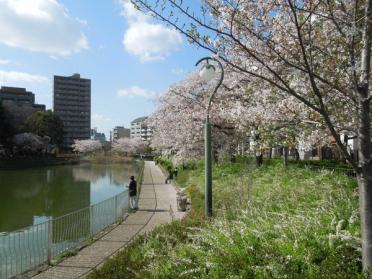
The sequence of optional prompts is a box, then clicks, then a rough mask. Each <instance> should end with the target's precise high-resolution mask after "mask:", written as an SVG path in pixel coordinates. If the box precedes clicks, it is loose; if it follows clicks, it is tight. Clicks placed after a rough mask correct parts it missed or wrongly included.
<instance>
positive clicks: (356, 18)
mask: <svg viewBox="0 0 372 279" xmlns="http://www.w3.org/2000/svg"><path fill="white" fill-rule="evenodd" d="M132 2H133V3H134V4H135V5H136V7H137V8H139V9H140V10H142V11H144V12H150V13H151V14H152V15H153V16H155V17H156V18H158V19H160V20H162V21H165V22H166V23H167V24H169V25H171V26H173V27H174V28H175V29H177V30H178V31H180V32H181V33H182V34H184V35H185V36H186V37H187V38H188V39H189V40H190V42H192V43H194V44H196V45H198V46H199V47H202V48H204V49H207V50H209V51H210V52H211V53H213V54H214V55H215V56H216V57H217V58H219V59H220V60H221V61H223V62H225V63H226V64H227V65H229V66H230V67H232V68H233V69H235V70H237V71H240V72H241V73H244V74H247V75H249V76H250V78H251V79H255V80H259V81H260V82H262V87H263V88H264V87H267V88H275V89H277V90H280V91H281V92H283V93H285V94H286V95H288V96H291V97H293V98H295V99H296V100H298V101H299V102H301V103H302V104H303V105H305V106H306V107H308V108H309V109H311V110H312V111H313V112H314V113H315V114H318V115H319V116H320V119H319V121H320V122H321V123H324V124H325V125H326V127H327V129H328V131H329V133H330V134H331V135H332V137H333V138H334V140H335V141H336V144H337V146H338V148H339V149H340V151H341V152H342V154H343V156H344V157H345V159H346V160H347V161H348V162H349V163H350V164H351V165H352V166H353V168H354V170H355V172H356V173H357V179H358V184H359V188H360V213H361V223H362V230H361V231H362V261H363V269H364V270H365V271H367V270H368V268H370V267H372V146H371V112H370V110H371V99H372V95H371V93H370V90H369V85H370V66H371V65H370V63H371V43H372V42H371V36H372V16H371V14H372V13H371V11H372V0H339V1H323V0H309V1H295V0H265V1H256V0H245V1H239V0H231V1H230V0H228V1H224V0H203V1H201V3H200V8H201V9H200V11H195V10H193V8H192V7H188V6H187V2H186V1H182V0H164V1H151V0H132ZM345 131H348V132H349V133H351V134H353V135H355V136H356V137H357V142H358V160H356V159H355V158H353V156H352V155H351V154H350V153H349V152H348V149H347V147H346V146H345V145H344V143H343V142H342V141H341V134H342V133H345Z"/></svg>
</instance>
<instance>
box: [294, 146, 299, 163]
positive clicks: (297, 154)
mask: <svg viewBox="0 0 372 279" xmlns="http://www.w3.org/2000/svg"><path fill="white" fill-rule="evenodd" d="M294 152H295V160H296V161H298V160H300V153H299V152H298V149H297V148H295V150H294Z"/></svg>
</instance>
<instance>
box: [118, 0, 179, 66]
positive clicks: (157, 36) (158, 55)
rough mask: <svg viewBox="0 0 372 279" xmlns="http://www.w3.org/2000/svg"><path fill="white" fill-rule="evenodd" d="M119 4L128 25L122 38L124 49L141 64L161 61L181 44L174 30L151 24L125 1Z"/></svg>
mask: <svg viewBox="0 0 372 279" xmlns="http://www.w3.org/2000/svg"><path fill="white" fill-rule="evenodd" d="M121 3H122V7H123V10H122V15H123V16H124V17H126V19H127V20H128V24H129V28H128V29H127V30H126V32H125V34H124V38H123V44H124V47H125V49H126V50H127V51H128V52H129V53H131V54H134V55H135V56H137V57H139V58H140V60H141V61H142V62H149V61H154V60H162V59H164V58H165V57H167V56H168V55H169V54H170V53H172V52H173V51H176V50H177V48H178V47H179V46H180V45H181V44H182V37H181V35H180V34H179V33H178V32H177V31H176V30H174V29H170V28H167V27H165V26H163V25H161V24H154V23H152V22H151V17H150V16H148V15H145V14H143V13H142V12H139V11H137V10H136V9H135V8H134V6H133V5H132V4H131V3H130V2H128V1H127V0H122V1H121Z"/></svg>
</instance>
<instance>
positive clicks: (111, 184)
mask: <svg viewBox="0 0 372 279" xmlns="http://www.w3.org/2000/svg"><path fill="white" fill-rule="evenodd" d="M137 173H138V165H137V164H136V163H135V162H134V161H133V162H131V163H125V164H110V165H105V164H91V163H83V164H80V165H64V166H51V167H42V168H33V169H23V170H6V171H1V170H0V232H11V231H15V230H19V229H22V228H25V227H28V226H31V225H35V224H39V223H41V222H44V221H46V220H48V219H50V218H56V217H59V216H62V215H66V214H68V213H70V212H73V211H76V210H79V209H82V208H85V207H88V206H89V205H92V204H96V203H99V202H101V201H103V200H106V199H108V198H111V197H113V196H115V195H117V194H118V193H121V192H123V191H124V190H126V188H125V187H124V186H125V185H126V184H128V183H129V177H130V176H131V175H135V176H136V175H137Z"/></svg>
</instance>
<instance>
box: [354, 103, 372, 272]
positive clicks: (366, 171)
mask: <svg viewBox="0 0 372 279" xmlns="http://www.w3.org/2000/svg"><path fill="white" fill-rule="evenodd" d="M369 115H370V113H369V102H366V101H364V100H361V101H360V102H359V113H358V124H359V125H358V155H359V166H360V170H359V173H358V176H357V178H358V185H359V199H360V218H361V224H362V230H361V231H362V262H363V270H364V271H365V272H367V270H368V269H369V268H371V267H372V162H371V153H372V152H371V145H372V144H371V130H370V129H371V122H370V118H369Z"/></svg>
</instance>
